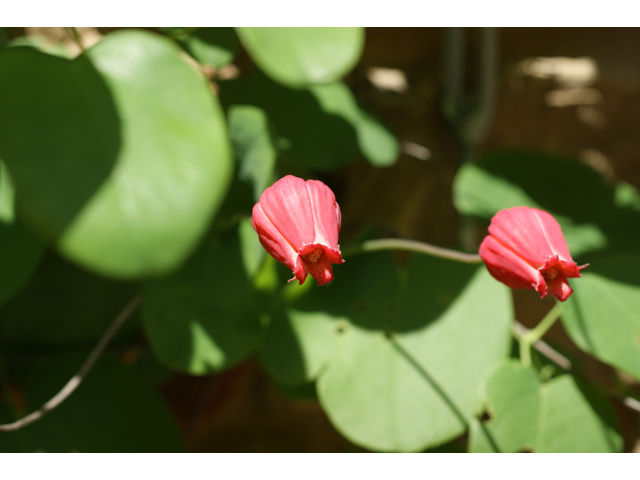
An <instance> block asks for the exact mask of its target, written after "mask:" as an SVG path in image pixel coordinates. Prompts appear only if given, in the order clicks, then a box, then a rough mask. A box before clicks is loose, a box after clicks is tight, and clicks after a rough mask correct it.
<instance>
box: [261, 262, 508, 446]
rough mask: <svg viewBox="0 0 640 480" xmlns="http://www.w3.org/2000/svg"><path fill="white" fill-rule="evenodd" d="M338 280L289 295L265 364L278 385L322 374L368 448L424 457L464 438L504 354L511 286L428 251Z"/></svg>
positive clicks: (324, 400)
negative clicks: (485, 382) (399, 266)
mask: <svg viewBox="0 0 640 480" xmlns="http://www.w3.org/2000/svg"><path fill="white" fill-rule="evenodd" d="M335 277H336V279H335V280H334V282H333V283H332V284H331V285H330V286H329V287H328V288H318V287H316V286H315V285H313V286H311V287H307V288H304V287H298V288H296V287H297V285H292V286H291V287H289V288H288V289H287V291H286V293H287V295H285V306H284V309H285V320H286V322H284V323H278V322H282V320H275V321H274V323H273V324H272V325H270V327H269V331H268V333H267V337H266V339H265V346H264V352H263V353H264V357H263V361H265V363H266V364H267V368H268V369H269V370H270V371H271V373H272V374H274V376H276V378H278V379H279V380H280V381H288V382H296V381H297V382H300V383H302V382H304V381H307V382H308V381H310V380H312V379H313V378H314V377H315V378H317V388H318V396H319V399H320V402H321V404H322V406H323V407H324V409H325V411H326V412H327V415H328V416H329V418H330V420H331V421H332V423H333V424H334V426H335V427H336V428H337V429H338V430H339V431H340V432H341V433H342V434H343V435H345V436H346V437H347V438H348V439H349V440H351V441H352V442H354V443H356V444H359V445H362V446H364V447H367V448H371V449H374V450H389V451H418V450H424V449H425V448H428V447H433V446H436V445H439V444H441V443H444V442H446V441H448V440H451V439H452V438H455V437H456V436H458V435H460V434H461V433H462V432H463V431H464V430H465V429H466V428H467V424H468V422H469V420H470V419H471V418H472V417H473V415H474V414H475V413H476V412H477V410H478V409H479V408H480V407H481V396H480V391H479V387H480V381H481V379H482V378H483V377H484V375H485V374H486V373H487V372H488V370H489V369H490V368H491V367H493V366H494V365H495V364H496V363H498V362H500V361H501V360H502V359H503V358H505V356H506V354H507V349H508V346H509V324H510V321H511V318H512V316H511V313H510V311H511V310H510V305H509V301H510V299H509V296H508V291H507V289H506V288H504V287H503V286H502V285H500V284H498V283H497V282H495V281H492V279H491V278H490V277H489V275H488V274H487V272H486V271H485V270H484V269H482V268H477V267H475V266H469V265H462V264H457V263H454V262H450V261H445V260H436V259H433V258H430V257H427V256H416V257H415V258H414V259H413V260H412V262H411V265H410V267H409V268H408V270H406V271H401V272H399V273H396V272H395V267H394V266H393V263H392V262H390V259H389V257H388V256H387V255H386V254H382V253H381V254H367V255H364V254H363V255H357V256H351V257H348V258H347V259H346V263H345V264H344V265H338V266H336V267H335ZM338 287H339V288H338ZM278 346H280V347H281V348H280V349H279V348H278Z"/></svg>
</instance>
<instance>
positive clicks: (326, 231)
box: [306, 180, 342, 263]
mask: <svg viewBox="0 0 640 480" xmlns="http://www.w3.org/2000/svg"><path fill="white" fill-rule="evenodd" d="M306 187H307V192H308V193H309V200H310V202H311V209H312V211H313V220H314V223H315V228H316V232H315V239H314V241H313V243H319V244H321V245H324V246H326V247H329V248H331V249H333V250H337V249H338V235H339V233H340V223H341V221H342V215H341V214H340V207H338V204H337V203H336V197H335V195H334V194H333V192H332V191H331V189H330V188H329V187H327V186H326V185H325V184H324V183H322V182H319V181H317V180H307V182H306ZM340 263H342V262H340Z"/></svg>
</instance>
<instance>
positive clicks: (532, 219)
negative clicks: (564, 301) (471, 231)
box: [489, 207, 579, 276]
mask: <svg viewBox="0 0 640 480" xmlns="http://www.w3.org/2000/svg"><path fill="white" fill-rule="evenodd" d="M489 233H490V234H491V235H492V236H493V237H495V238H496V239H497V240H498V241H500V243H502V244H503V245H505V246H506V247H507V248H509V249H510V250H512V251H514V252H516V253H517V254H518V255H519V256H520V257H522V258H523V259H524V260H526V261H527V262H528V263H530V264H531V265H533V266H535V267H536V268H541V267H544V265H545V264H546V263H547V260H548V259H549V257H550V256H552V255H557V257H558V260H559V261H560V262H562V264H563V267H562V268H565V269H567V273H570V271H571V272H575V273H577V270H575V271H574V270H572V268H573V267H571V265H574V266H575V262H574V261H573V259H572V258H571V254H570V253H569V249H568V248H567V242H566V241H565V239H564V236H563V234H562V229H561V228H560V225H559V224H558V222H557V221H556V219H555V218H553V216H552V215H550V214H549V213H547V212H543V211H542V210H538V209H537V208H529V207H514V208H509V209H506V210H501V211H499V212H498V213H497V214H496V215H495V216H494V217H493V218H492V219H491V225H490V226H489ZM576 268H577V267H576ZM569 276H579V273H577V275H569Z"/></svg>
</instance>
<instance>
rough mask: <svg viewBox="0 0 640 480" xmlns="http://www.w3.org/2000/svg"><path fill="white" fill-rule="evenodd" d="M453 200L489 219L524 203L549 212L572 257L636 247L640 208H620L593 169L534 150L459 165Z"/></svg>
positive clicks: (464, 209) (462, 208) (461, 208)
mask: <svg viewBox="0 0 640 480" xmlns="http://www.w3.org/2000/svg"><path fill="white" fill-rule="evenodd" d="M454 204H455V206H456V208H457V209H458V211H459V212H460V213H462V214H464V215H471V216H476V217H480V218H485V219H490V218H491V217H492V216H493V215H495V214H496V213H497V212H498V211H499V210H501V209H504V208H510V207H513V206H520V205H526V206H529V207H536V208H540V209H542V210H546V211H548V212H550V213H552V214H553V215H554V216H555V217H556V219H557V220H558V222H559V223H560V225H561V227H562V231H563V232H564V235H565V238H566V240H567V244H568V246H569V250H570V251H571V253H572V254H573V255H574V256H579V255H581V254H584V253H586V252H590V251H595V250H603V249H605V248H608V249H609V250H619V249H621V248H624V249H631V250H633V249H635V248H636V247H635V245H637V241H640V215H639V214H638V212H633V211H630V210H625V209H621V208H618V206H617V205H616V203H615V201H614V190H613V189H612V188H609V187H607V186H606V185H605V184H604V182H603V180H602V179H601V178H600V177H599V175H598V174H597V173H596V172H595V171H593V170H592V169H591V168H589V167H587V166H585V165H581V164H579V163H577V162H571V161H568V160H565V159H562V158H556V157H551V156H546V155H542V154H536V153H525V152H502V153H495V154H492V155H489V156H487V157H484V158H483V159H481V160H480V161H479V162H478V163H473V164H467V165H465V166H463V167H462V168H461V169H460V171H459V172H458V175H457V176H456V179H455V181H454Z"/></svg>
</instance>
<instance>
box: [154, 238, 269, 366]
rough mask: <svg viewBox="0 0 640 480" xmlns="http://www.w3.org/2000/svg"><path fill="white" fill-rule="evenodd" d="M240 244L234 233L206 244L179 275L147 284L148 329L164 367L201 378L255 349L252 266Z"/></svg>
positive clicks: (257, 336)
mask: <svg viewBox="0 0 640 480" xmlns="http://www.w3.org/2000/svg"><path fill="white" fill-rule="evenodd" d="M239 240H240V238H239V234H238V231H237V230H234V231H233V232H230V233H228V234H226V235H222V236H221V237H219V238H214V239H212V240H208V241H205V242H204V244H203V245H202V247H201V248H200V249H199V250H198V251H197V252H196V253H195V254H194V255H193V256H192V257H191V258H190V259H189V260H188V261H187V262H186V263H185V265H184V266H183V267H182V268H181V269H180V270H179V271H178V272H176V273H174V274H173V275H172V276H170V277H167V278H164V279H160V280H152V281H147V282H145V284H144V304H143V320H144V325H145V329H146V332H147V335H148V337H149V341H150V342H151V346H152V348H153V350H154V351H155V353H156V355H157V356H158V358H159V359H160V360H161V361H162V362H163V363H165V364H166V365H168V366H170V367H172V368H175V369H178V370H182V371H185V372H189V373H191V374H194V375H201V374H204V373H207V372H211V371H217V370H221V369H223V368H227V367H230V366H232V365H234V364H235V363H237V362H239V361H240V360H242V359H243V358H245V357H246V356H247V355H248V354H249V353H250V352H251V351H252V350H253V349H254V348H255V347H256V346H257V344H258V341H259V340H260V335H261V331H262V330H261V326H260V317H259V313H258V311H257V308H256V305H255V299H254V294H253V290H252V288H253V287H252V278H251V277H250V272H248V271H247V270H246V268H247V266H250V265H251V260H248V261H247V260H244V259H243V257H242V249H241V246H240V241H239ZM254 241H255V242H257V241H258V240H257V236H256V235H254ZM244 250H245V251H247V250H248V249H247V248H245V249H244Z"/></svg>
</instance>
